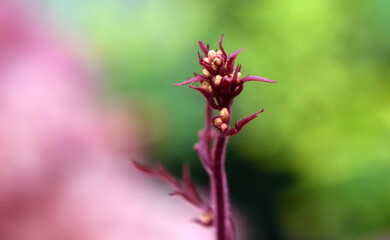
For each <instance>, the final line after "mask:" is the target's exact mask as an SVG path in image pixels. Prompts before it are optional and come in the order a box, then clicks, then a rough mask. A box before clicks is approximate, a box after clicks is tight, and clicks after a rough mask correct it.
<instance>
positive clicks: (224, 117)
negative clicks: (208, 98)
mask: <svg viewBox="0 0 390 240" xmlns="http://www.w3.org/2000/svg"><path fill="white" fill-rule="evenodd" d="M219 116H220V118H221V119H222V120H223V121H224V122H227V121H228V120H229V117H230V114H229V111H228V110H227V108H223V109H222V110H221V111H219Z"/></svg>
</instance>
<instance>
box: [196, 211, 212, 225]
mask: <svg viewBox="0 0 390 240" xmlns="http://www.w3.org/2000/svg"><path fill="white" fill-rule="evenodd" d="M198 220H199V222H201V223H203V224H205V225H209V224H210V223H211V222H212V221H213V215H212V213H209V212H204V213H202V214H201V215H200V216H199V217H198Z"/></svg>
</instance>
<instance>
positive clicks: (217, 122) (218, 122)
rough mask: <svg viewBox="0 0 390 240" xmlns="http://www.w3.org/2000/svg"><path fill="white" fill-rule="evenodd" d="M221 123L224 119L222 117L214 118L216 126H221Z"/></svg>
mask: <svg viewBox="0 0 390 240" xmlns="http://www.w3.org/2000/svg"><path fill="white" fill-rule="evenodd" d="M221 124H222V119H221V118H216V119H214V126H217V127H219V126H221Z"/></svg>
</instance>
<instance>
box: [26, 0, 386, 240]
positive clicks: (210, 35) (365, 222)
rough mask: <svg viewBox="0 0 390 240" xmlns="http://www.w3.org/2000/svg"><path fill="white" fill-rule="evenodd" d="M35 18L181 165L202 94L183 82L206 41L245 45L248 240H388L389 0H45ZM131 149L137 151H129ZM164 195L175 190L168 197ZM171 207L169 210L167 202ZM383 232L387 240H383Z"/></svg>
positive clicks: (237, 145)
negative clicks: (253, 79) (250, 79)
mask: <svg viewBox="0 0 390 240" xmlns="http://www.w3.org/2000/svg"><path fill="white" fill-rule="evenodd" d="M31 8H33V9H34V12H35V17H36V19H38V21H42V23H44V24H50V25H51V26H53V28H54V29H56V31H57V35H55V36H56V38H57V41H61V42H64V43H65V44H67V45H70V47H71V48H73V49H75V50H76V51H75V52H80V53H83V54H81V55H80V58H81V59H82V60H83V61H85V62H87V63H88V64H90V65H93V66H95V73H98V74H97V75H98V77H97V78H98V79H99V81H100V83H101V84H100V87H101V90H102V91H101V92H103V93H104V94H102V98H103V100H104V101H105V102H108V103H110V102H111V104H116V103H117V102H118V101H120V102H122V103H129V104H131V105H132V107H133V108H136V109H137V111H134V112H135V113H136V116H134V117H136V118H137V119H140V120H141V121H139V122H142V123H143V124H140V126H137V127H139V128H140V129H142V131H143V137H144V138H145V139H146V140H145V141H146V145H147V153H146V154H145V158H147V159H146V160H148V161H150V162H155V161H159V162H163V163H164V164H165V165H167V166H168V168H169V169H171V170H172V171H173V172H175V173H177V174H179V172H180V168H181V165H182V164H183V163H185V162H186V163H189V164H190V165H191V167H192V170H193V175H194V178H195V180H196V182H197V183H198V184H199V185H201V186H204V187H207V176H206V175H205V174H204V173H203V170H202V169H201V166H200V164H199V162H198V160H197V158H196V154H195V153H194V152H193V150H192V146H193V144H194V143H195V142H196V141H197V131H198V130H199V129H200V128H201V127H202V123H203V111H204V101H203V98H202V97H201V96H200V95H199V94H198V93H197V92H195V91H193V90H190V89H188V88H186V87H173V86H172V85H173V84H174V83H177V82H181V81H183V80H185V79H187V78H189V77H191V76H192V73H193V72H199V71H200V70H201V69H200V67H199V66H198V64H197V56H196V53H197V51H199V49H198V45H197V41H198V40H203V41H204V42H206V43H209V44H210V45H211V46H212V47H215V48H217V43H218V39H219V37H220V36H221V34H225V44H224V45H225V49H226V50H227V51H228V52H233V51H235V50H236V49H238V48H241V47H246V50H245V51H244V52H242V53H241V55H240V56H239V58H238V63H241V64H242V65H243V69H242V73H243V74H251V75H260V76H263V77H267V78H270V79H272V80H276V81H278V83H277V84H266V83H248V84H247V86H246V89H245V91H244V92H243V93H242V94H241V95H240V97H239V98H237V100H236V102H235V105H234V117H235V118H236V119H239V118H241V117H244V116H246V115H249V114H251V113H253V112H256V111H258V110H259V109H262V108H264V109H265V112H264V113H263V114H261V116H260V117H259V118H257V119H256V120H255V121H253V122H252V123H251V124H249V125H248V126H247V127H246V128H245V129H244V130H243V131H242V132H241V133H240V134H239V135H237V136H235V137H233V138H232V139H231V142H230V145H229V151H228V157H227V158H228V159H227V170H228V174H229V183H230V186H231V198H232V201H233V204H234V206H235V208H237V209H238V210H239V211H240V212H241V214H242V215H243V216H244V218H246V222H247V226H246V231H247V233H248V235H249V237H248V239H253V240H255V239H269V240H271V239H274V240H278V239H332V240H338V239H340V240H341V239H343V240H344V239H351V240H353V239H388V238H390V236H389V234H390V190H389V189H390V175H389V171H390V147H389V143H390V94H389V93H390V83H389V80H390V67H389V63H390V44H389V43H390V25H389V23H390V1H387V0H313V1H308V0H280V1H272V0H244V1H237V0H236V1H232V0H225V1H222V0H216V1H206V0H196V1H195V0H186V1H182V0H143V1H140V0H98V1H91V0H85V1H78V0H66V1H65V0H40V1H38V0H37V1H34V4H31ZM129 157H133V156H129ZM161 197H165V196H161ZM161 207H164V206H161ZM386 236H387V238H386Z"/></svg>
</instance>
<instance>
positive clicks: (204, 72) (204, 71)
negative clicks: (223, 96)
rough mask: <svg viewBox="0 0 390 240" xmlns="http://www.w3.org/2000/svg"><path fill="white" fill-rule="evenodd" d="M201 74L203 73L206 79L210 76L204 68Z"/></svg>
mask: <svg viewBox="0 0 390 240" xmlns="http://www.w3.org/2000/svg"><path fill="white" fill-rule="evenodd" d="M202 73H203V74H204V75H205V76H207V77H209V76H210V73H209V71H207V69H206V68H203V70H202Z"/></svg>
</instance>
